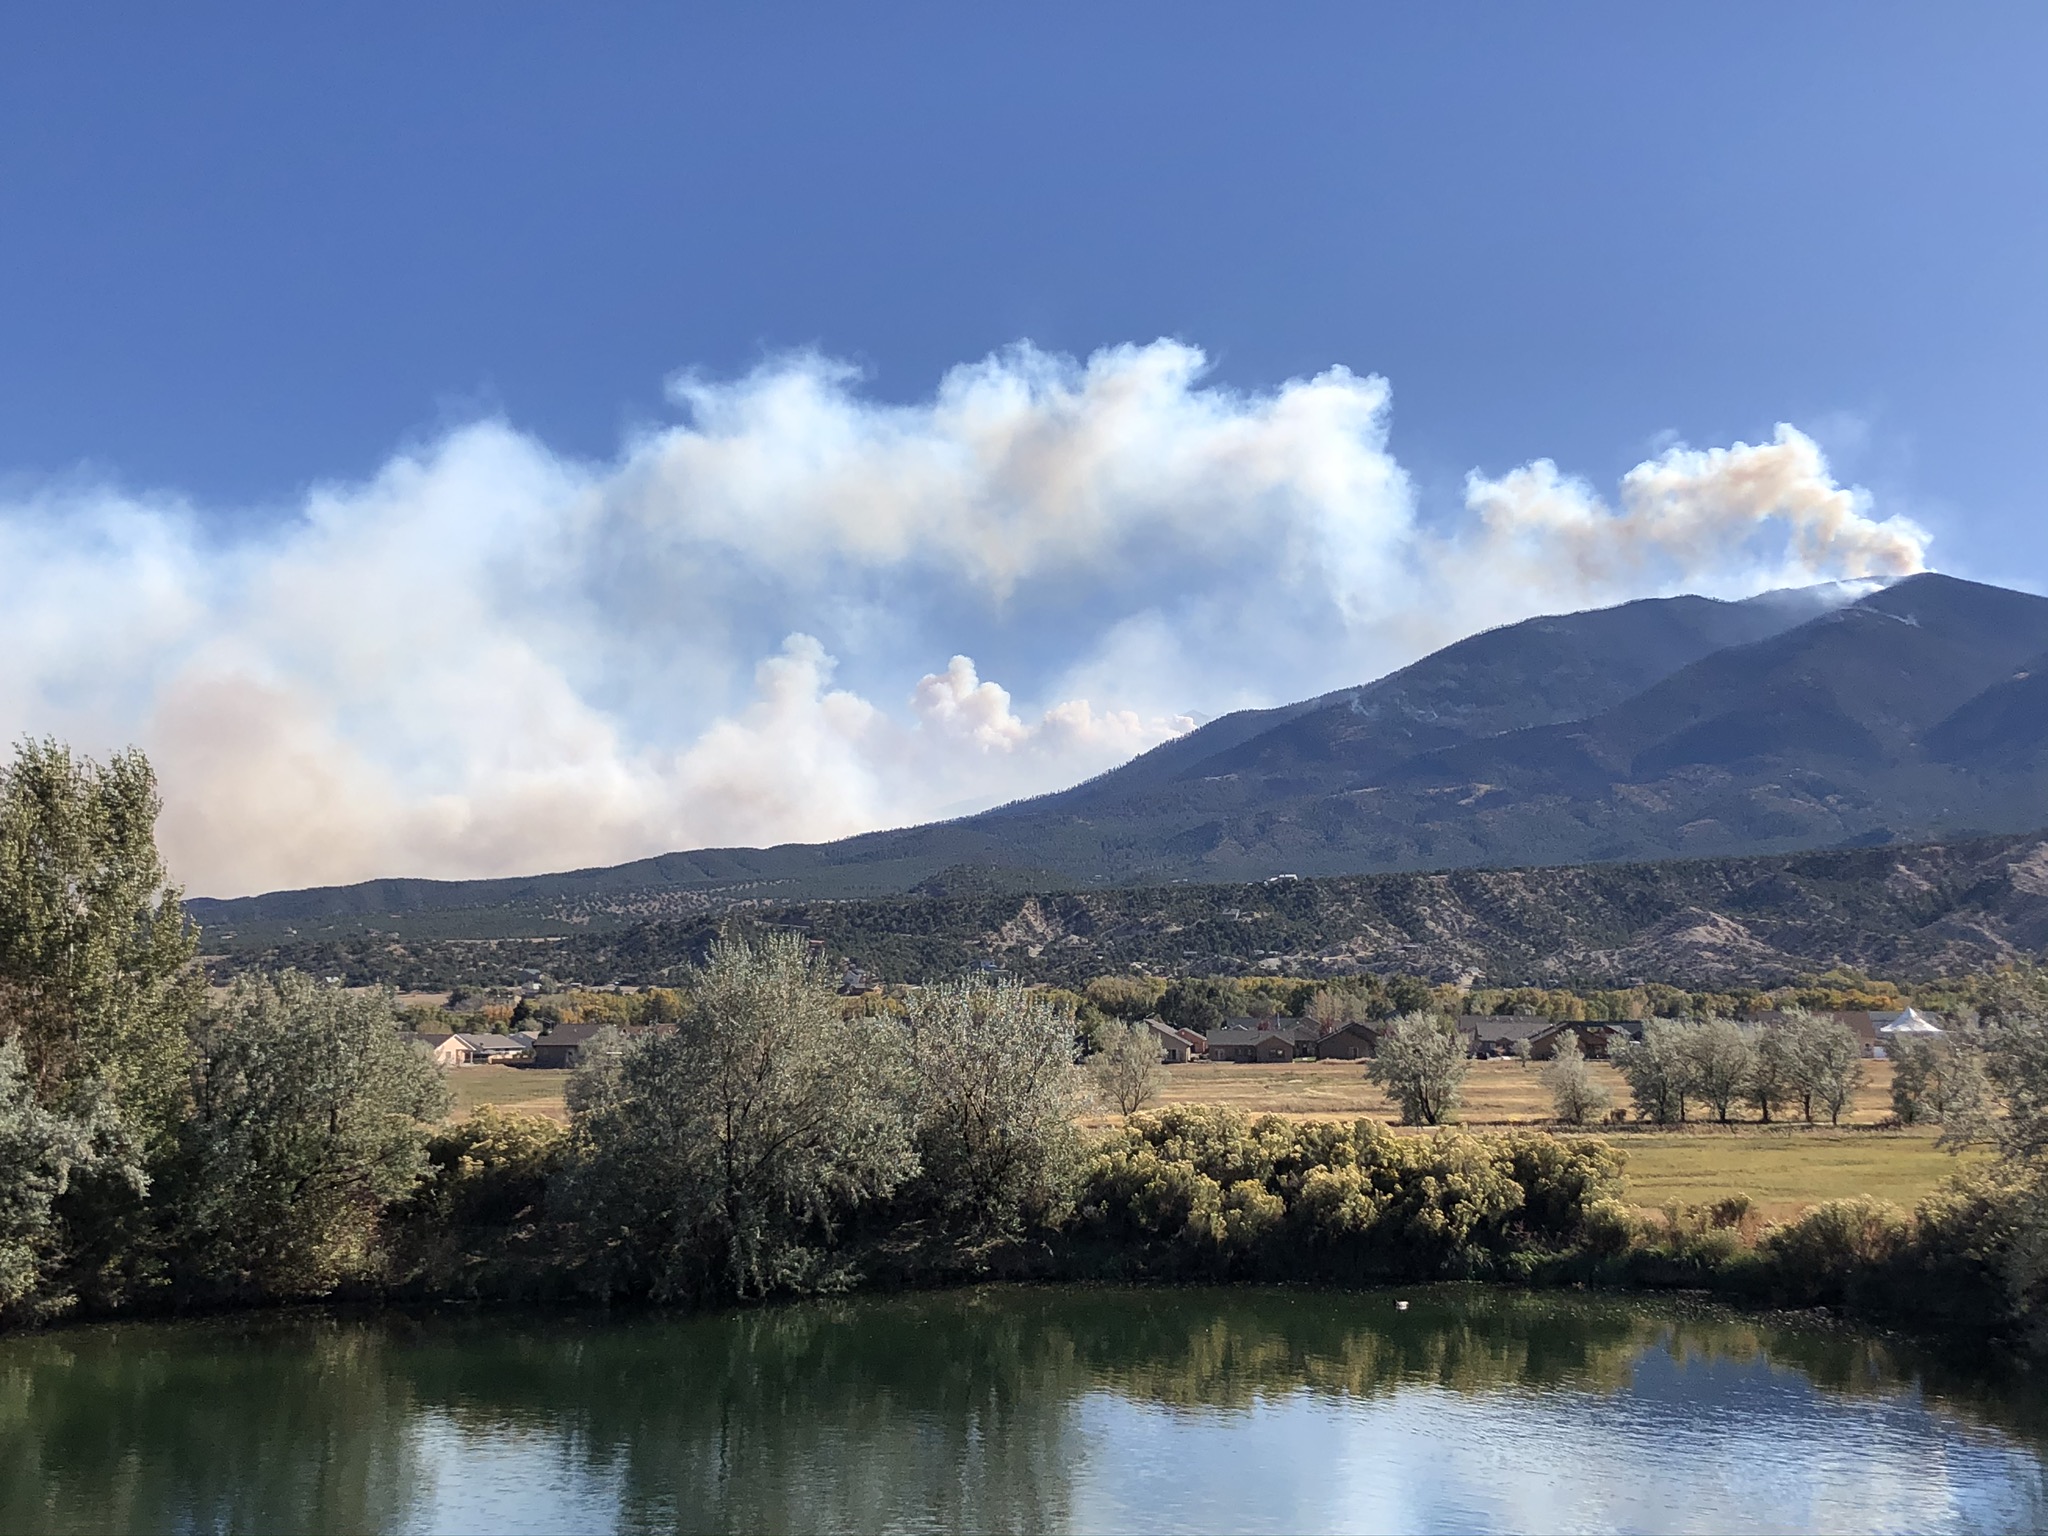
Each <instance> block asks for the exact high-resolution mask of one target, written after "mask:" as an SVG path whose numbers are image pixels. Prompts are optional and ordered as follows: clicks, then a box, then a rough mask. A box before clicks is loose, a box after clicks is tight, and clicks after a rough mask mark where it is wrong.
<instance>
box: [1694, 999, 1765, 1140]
mask: <svg viewBox="0 0 2048 1536" xmlns="http://www.w3.org/2000/svg"><path fill="white" fill-rule="evenodd" d="M1686 1050H1687V1054H1688V1055H1689V1056H1690V1057H1691V1059H1692V1091H1693V1093H1694V1094H1696V1095H1697V1096H1698V1097H1699V1098H1700V1099H1702V1100H1704V1101H1705V1103H1706V1105H1707V1107H1708V1108H1710V1109H1711V1110H1713V1112H1714V1118H1715V1119H1716V1120H1718V1121H1719V1122H1720V1123H1721V1124H1723V1125H1726V1124H1727V1123H1728V1115H1729V1112H1730V1111H1731V1110H1733V1109H1734V1107H1735V1105H1736V1103H1737V1101H1738V1100H1740V1099H1743V1098H1745V1097H1747V1096H1748V1093H1749V1090H1750V1086H1751V1084H1752V1082H1753V1081H1754V1079H1755V1075H1756V1047H1755V1045H1754V1043H1753V1042H1752V1041H1751V1039H1750V1037H1749V1035H1748V1033H1747V1032H1746V1031H1745V1030H1743V1029H1742V1028H1741V1027H1740V1026H1739V1025H1737V1024H1735V1023H1733V1022H1732V1021H1730V1020H1728V1019H1719V1018H1709V1019H1706V1020H1704V1021H1702V1022H1701V1023H1699V1024H1695V1025H1694V1026H1693V1027H1692V1032H1691V1033H1690V1035H1689V1036H1688V1037H1687V1039H1686Z"/></svg>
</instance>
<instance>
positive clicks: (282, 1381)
mask: <svg viewBox="0 0 2048 1536" xmlns="http://www.w3.org/2000/svg"><path fill="white" fill-rule="evenodd" d="M1404 1295H1405V1296H1406V1297H1407V1299H1409V1301H1410V1306H1409V1308H1408V1309H1407V1310H1405V1311H1396V1309H1395V1306H1394V1300H1393V1297H1392V1295H1391V1294H1389V1293H1365V1294H1333V1293H1328V1292H1315V1291H1277V1290H1172V1289H1151V1290H1114V1289H1105V1290H1092V1289H1055V1288H1047V1289H1030V1290H1018V1289H991V1290H980V1291H964V1292H951V1293H941V1294H929V1295H915V1296H901V1297H882V1298H867V1299H860V1300H850V1301H845V1302H826V1303H813V1304H805V1305H797V1306H787V1307H778V1308H773V1309H763V1310H758V1311H752V1312H741V1313H731V1314H721V1315H708V1316H694V1317H678V1316H670V1315H637V1316H632V1317H626V1318H620V1317H607V1316H605V1315H603V1314H593V1313H580V1312H574V1311H565V1312H557V1313H550V1312H542V1311H512V1312H505V1313H502V1314H498V1313H494V1314H491V1315H482V1314H472V1315H464V1316H459V1317H451V1316H445V1315H443V1316H434V1317H426V1318H409V1317H402V1316H391V1315H384V1316H379V1317H376V1318H373V1319H351V1318H343V1317H333V1316H322V1315H294V1316H282V1315H273V1316H268V1317H254V1318H243V1319H238V1320H234V1321H227V1322H220V1321H212V1322H203V1323H186V1324H165V1325H145V1324H127V1325H121V1326H116V1327H106V1328H79V1329H73V1330H68V1331H61V1332H54V1333H49V1334H43V1335H37V1336H25V1337H19V1338H14V1339H11V1340H6V1341H0V1529H5V1530H10V1531H11V1530H39V1531H68V1530H94V1531H105V1530H150V1531H157V1530H164V1529H185V1530H230V1529H233V1530H249V1529H277V1528H292V1529H309V1530H312V1529H318V1530H335V1531H384V1530H409V1529H421V1528H428V1527H432V1526H434V1525H436V1524H445V1525H453V1524H457V1523H462V1522H469V1523H476V1522H480V1521H482V1520H483V1519H484V1518H485V1514H486V1512H488V1513H489V1515H490V1519H491V1522H492V1525H493V1528H494V1529H497V1530H503V1531H510V1530H514V1529H518V1528H520V1527H521V1526H522V1525H527V1524H531V1525H536V1526H544V1525H546V1524H548V1523H549V1522H550V1521H551V1520H552V1521H553V1523H555V1524H561V1523H564V1522H570V1523H575V1524H577V1525H579V1526H588V1527H596V1528H605V1527H610V1526H617V1527H619V1528H623V1529H674V1528H678V1527H680V1528H685V1529H693V1530H695V1529H713V1530H718V1529H730V1530H741V1529H744V1530H777V1529H805V1530H815V1529H844V1530H871V1529H881V1528H885V1527H896V1528H904V1527H908V1528H919V1529H934V1530H938V1529H961V1528H969V1529H987V1530H1005V1529H1016V1530H1024V1529H1031V1530H1045V1529H1057V1528H1060V1527H1062V1526H1064V1525H1067V1524H1069V1523H1070V1522H1071V1520H1072V1519H1073V1517H1074V1515H1075V1510H1074V1507H1073V1500H1074V1498H1075V1477H1076V1469H1077V1468H1078V1467H1080V1466H1081V1465H1082V1464H1083V1463H1084V1462H1088V1461H1090V1460H1091V1459H1092V1460H1093V1462H1094V1464H1095V1465H1097V1466H1098V1467H1099V1466H1101V1465H1102V1464H1103V1461H1104V1458H1105V1457H1108V1458H1110V1459H1111V1460H1112V1461H1113V1459H1114V1456H1115V1454H1116V1450H1115V1448H1114V1447H1104V1446H1101V1445H1097V1444H1091V1443H1089V1437H1088V1435H1087V1434H1086V1432H1085V1431H1084V1429H1083V1427H1082V1426H1083V1419H1084V1416H1083V1415H1081V1414H1079V1413H1077V1412H1076V1411H1075V1410H1076V1406H1077V1404H1079V1403H1080V1402H1081V1401H1082V1399H1084V1398H1086V1397H1088V1396H1089V1395H1091V1394H1111V1395H1113V1396H1114V1397H1116V1398H1118V1399H1121V1400H1124V1401H1126V1402H1130V1403H1135V1404H1141V1405H1145V1406H1146V1407H1148V1408H1153V1409H1159V1410H1163V1411H1165V1412H1167V1413H1169V1414H1175V1413H1194V1414H1199V1415H1205V1416H1211V1417H1213V1416H1215V1415H1218V1414H1224V1415H1231V1414H1242V1413H1245V1412H1247V1411H1249V1410H1252V1409H1254V1407H1255V1405H1258V1404H1260V1403H1261V1402H1263V1401H1272V1400H1278V1399H1284V1398H1299V1397H1300V1396H1301V1395H1303V1394H1307V1395H1309V1396H1311V1397H1319V1398H1324V1399H1328V1400H1330V1401H1332V1402H1337V1403H1341V1402H1345V1401H1357V1400H1370V1399H1375V1398H1384V1397H1386V1396H1388V1395H1390V1394H1393V1393H1396V1392H1398V1391H1401V1390H1403V1389H1407V1388H1411V1387H1427V1388H1432V1389H1437V1390H1439V1391H1441V1392H1446V1393H1449V1394H1453V1395H1455V1396H1456V1397H1458V1398H1460V1399H1461V1400H1470V1401H1472V1402H1474V1403H1475V1404H1484V1403H1485V1402H1487V1401H1488V1400H1490V1399H1496V1398H1498V1399H1504V1400H1505V1399H1512V1398H1516V1397H1526V1396H1527V1394H1529V1393H1531V1392H1541V1393H1557V1392H1564V1393H1572V1394H1580V1395H1593V1396H1609V1395H1613V1394H1620V1393H1626V1392H1627V1391H1629V1390H1630V1388H1631V1384H1632V1382H1634V1381H1635V1379H1636V1377H1637V1373H1638V1371H1639V1369H1640V1367H1641V1363H1642V1362H1643V1361H1644V1360H1645V1359H1646V1358H1654V1357H1659V1356H1661V1357H1668V1358H1669V1359H1671V1360H1674V1361H1681V1362H1686V1361H1689V1362H1703V1361H1704V1362H1712V1361H1718V1362H1732V1363H1736V1364H1751V1365H1756V1366H1759V1367H1761V1366H1764V1365H1768V1366H1769V1367H1770V1368H1772V1369H1773V1370H1775V1371H1778V1372H1781V1373H1796V1375H1797V1376H1798V1377H1799V1378H1803V1379H1804V1380H1806V1381H1810V1382H1811V1383H1813V1384H1814V1385H1816V1386H1817V1387H1819V1388H1820V1389H1822V1393H1823V1396H1822V1398H1821V1399H1820V1401H1821V1403H1822V1411H1825V1404H1826V1402H1827V1401H1828V1400H1829V1398H1830V1397H1833V1398H1843V1397H1847V1396H1851V1395H1855V1396H1861V1397H1864V1398H1888V1399H1891V1398H1902V1397H1903V1398H1908V1399H1910V1398H1911V1397H1912V1395H1913V1394H1915V1393H1918V1394H1921V1395H1923V1396H1924V1398H1925V1400H1926V1401H1927V1402H1928V1403H1929V1404H1930V1405H1931V1406H1932V1407H1933V1408H1934V1409H1935V1410H1936V1411H1938V1412H1939V1413H1940V1414H1942V1415H1944V1416H1945V1417H1948V1418H1952V1419H1954V1420H1956V1421H1958V1422H1959V1423H1960V1424H1961V1425H1962V1426H1963V1433H1965V1434H1971V1435H1984V1436H1990V1437H1993V1438H1995V1439H1998V1440H2000V1441H2001V1443H2003V1442H2004V1441H2006V1440H2007V1438H2008V1437H2009V1438H2010V1439H2011V1440H2014V1441H2017V1442H2019V1446H2018V1447H2017V1449H2020V1450H2022V1451H2023V1452H2024V1455H2023V1457H2022V1459H2023V1460H2024V1461H2026V1462H2028V1463H2029V1464H2031V1465H2032V1466H2033V1467H2035V1468H2036V1469H2038V1467H2039V1465H2040V1462H2039V1459H2038V1456H2037V1455H2036V1453H2035V1448H2037V1447H2038V1446H2039V1445H2040V1444H2041V1443H2042V1441H2043V1438H2044V1427H2048V1420H2044V1416H2043V1412H2042V1401H2041V1398H2040V1395H2039V1393H2038V1390H2037V1389H2034V1388H2032V1387H2030V1386H2028V1385H2027V1384H2026V1383H2024V1382H2001V1381H1999V1380H1998V1379H1996V1378H1995V1376H1992V1375H1989V1374H1985V1373H1984V1372H1982V1371H1971V1370H1968V1369H1964V1368H1958V1367H1954V1366H1951V1365H1947V1364H1944V1363H1943V1361H1942V1359H1941V1358H1940V1357H1939V1356H1932V1355H1923V1354H1921V1353H1919V1352H1916V1351H1914V1350H1912V1349H1910V1348H1907V1347H1904V1346H1899V1345H1894V1344H1891V1343H1887V1342H1884V1341H1879V1340H1875V1339H1872V1338H1869V1337H1867V1336H1863V1335H1858V1334H1854V1333H1850V1332H1846V1331H1839V1330H1831V1329H1817V1328H1807V1327H1799V1326H1792V1325H1787V1324H1779V1323H1775V1322H1771V1321H1765V1320H1759V1319H1754V1318H1744V1317H1739V1316H1733V1315H1730V1314H1727V1313H1724V1312H1718V1311H1709V1310H1702V1309H1687V1308H1684V1307H1673V1306H1664V1305H1658V1304H1654V1303H1646V1302H1644V1301H1642V1300H1640V1299H1636V1298H1619V1297H1611V1298H1610V1297H1579V1296H1566V1295H1556V1294H1549V1295H1542V1294H1539V1295H1523V1294H1516V1293H1506V1292H1501V1291H1495V1290H1483V1289H1478V1288H1472V1289H1461V1288H1444V1289H1432V1290H1424V1291H1413V1292H1407V1293H1404ZM2035 1475H2036V1479H2037V1480H2036V1483H2035V1486H2034V1488H2033V1490H2032V1491H2031V1492H2029V1491H2028V1490H2027V1489H2024V1488H2021V1489H2016V1490H2011V1491H2010V1497H2017V1498H2019V1499H2021V1500H2022V1501H2024V1500H2026V1499H2028V1498H2032V1499H2034V1500H2035V1501H2037V1502H2036V1503H2035V1504H2034V1506H2033V1507H2034V1508H2035V1509H2036V1510H2037V1511H2038V1509H2039V1504H2038V1499H2039V1491H2038V1470H2037V1471H2036V1474H2035ZM2010 1497H2009V1498H2008V1500H2007V1505H2006V1506H2005V1507H2010Z"/></svg>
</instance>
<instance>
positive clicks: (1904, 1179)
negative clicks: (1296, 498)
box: [448, 1061, 1957, 1220]
mask: <svg viewBox="0 0 2048 1536" xmlns="http://www.w3.org/2000/svg"><path fill="white" fill-rule="evenodd" d="M1867 1066H1868V1068H1869V1075H1868V1078H1867V1080H1866V1081H1865V1083H1864V1085H1863V1088H1862V1090H1861V1092H1859V1093H1858V1095H1857V1098H1856V1102H1855V1104H1854V1105H1853V1106H1852V1107H1851V1111H1850V1113H1849V1114H1847V1115H1845V1116H1844V1117H1843V1128H1842V1129H1840V1130H1831V1129H1829V1128H1828V1127H1826V1126H1807V1125H1805V1124H1803V1123H1795V1124H1791V1125H1786V1126H1770V1127H1765V1126H1761V1125H1757V1124H1754V1123H1753V1122H1752V1123H1746V1124H1740V1125H1734V1126H1728V1127H1722V1126H1715V1125H1697V1126H1689V1127H1687V1128H1686V1129H1683V1130H1672V1131H1664V1130H1648V1129H1645V1128H1642V1127H1638V1126H1634V1125H1630V1126H1621V1127H1602V1128H1601V1134H1603V1135H1607V1136H1608V1137H1609V1139H1611V1140H1612V1141H1613V1142H1614V1144H1615V1145H1616V1146H1617V1147H1618V1148H1619V1149H1620V1150H1621V1151H1623V1152H1624V1153H1626V1154H1627V1158H1628V1177H1629V1194H1630V1198H1631V1199H1633V1200H1634V1201H1635V1202H1636V1204H1638V1205H1641V1206H1645V1207H1648V1208H1651V1209H1658V1208H1661V1207H1662V1206H1664V1205H1666V1204H1668V1203H1670V1202H1672V1201H1674V1200H1678V1201H1684V1202H1686V1203H1687V1204H1693V1205H1701V1204H1706V1203H1708V1202H1711V1201H1713V1200H1717V1199H1719V1198H1720V1197H1721V1196H1723V1195H1727V1194H1734V1193H1737V1192H1739V1193H1742V1194H1746V1195H1748V1196H1749V1197H1750V1198H1751V1199H1752V1200H1754V1201H1755V1202H1756V1203H1757V1206H1758V1209H1759V1210H1760V1211H1761V1212H1762V1214H1763V1215H1764V1216H1765V1217H1766V1218H1768V1219H1771V1220H1782V1219H1784V1218H1785V1217H1788V1216H1792V1215H1796V1214H1797V1213H1798V1212H1799V1211H1801V1210H1804V1209H1805V1208H1806V1207H1808V1206H1811V1205H1817V1204H1819V1203H1820V1202H1821V1201H1823V1200H1833V1199H1838V1198H1841V1197H1843V1196H1847V1195H1875V1196H1877V1197H1878V1198H1880V1199H1884V1200H1890V1201H1894V1202H1895V1203H1897V1204H1899V1205H1902V1206H1906V1207H1909V1208H1910V1207H1911V1206H1912V1205H1913V1203H1914V1202H1915V1201H1917V1200H1919V1199H1920V1198H1921V1196H1923V1195H1925V1194H1927V1193H1928V1192H1929V1191H1931V1190H1932V1189H1933V1188H1934V1187H1935V1186H1936V1185H1937V1184H1939V1183H1941V1182H1942V1180H1944V1179H1946V1178H1947V1177H1948V1176H1949V1175H1950V1174H1951V1173H1953V1172H1954V1171H1955V1169H1956V1166H1957V1165H1956V1160H1955V1159H1954V1158H1953V1157H1951V1156H1949V1154H1947V1153H1945V1152H1942V1151H1940V1150H1939V1149H1938V1148H1936V1146H1935V1145H1934V1137H1933V1135H1932V1133H1930V1132H1922V1131H1909V1132H1908V1131H1887V1130H1881V1129H1879V1128H1878V1126H1879V1122H1881V1121H1883V1120H1885V1119H1886V1118H1888V1117H1889V1116H1890V1114H1891V1067H1890V1066H1889V1064H1887V1063H1885V1062H1881V1061H1873V1062H1869V1063H1867ZM1592 1070H1593V1072H1594V1074H1595V1075H1596V1076H1597V1077H1598V1078H1599V1079H1600V1080H1601V1081H1602V1082H1604V1083H1606V1084H1607V1086H1608V1087H1610V1088H1611V1089H1612V1090H1613V1091H1614V1096H1615V1102H1616V1103H1618V1104H1625V1103H1626V1102H1627V1101H1628V1094H1627V1091H1626V1089H1625V1088H1624V1087H1623V1085H1622V1082H1621V1078H1620V1075H1619V1074H1618V1073H1616V1072H1615V1071H1614V1070H1613V1069H1612V1068H1611V1067H1608V1066H1607V1065H1605V1064H1604V1063H1598V1062H1596V1063H1594V1064H1593V1066H1592ZM448 1077H449V1086H450V1087H451V1088H452V1090H453V1092H454V1098H455V1110H454V1112H455V1114H456V1116H457V1117H458V1118H459V1117H461V1116H465V1115H468V1114H472V1113H474V1112H475V1111H476V1110H477V1109H478V1108H479V1107H480V1106H482V1105H485V1104H496V1105H500V1106H502V1107H504V1108H507V1109H522V1110H527V1111H529V1112H531V1113H534V1114H542V1115H548V1116H551V1117H552V1118H554V1119H557V1120H561V1119H566V1118H567V1115H568V1111H567V1110H566V1109H565V1107H564V1106H563V1103H562V1090H563V1089H564V1088H565V1087H566V1086H567V1085H568V1081H569V1074H568V1073H566V1072H549V1071H535V1070H529V1069H521V1068H516V1067H458V1068H456V1069H455V1070H453V1071H452V1072H450V1073H449V1075H448ZM1161 1102H1163V1103H1167V1104H1225V1105H1229V1106H1230V1107H1232V1108H1234V1109H1240V1110H1243V1111H1244V1112H1245V1113H1246V1114H1254V1115H1260V1114H1278V1115H1287V1116H1289V1117H1291V1118H1296V1119H1343V1120H1352V1119H1358V1118H1360V1117H1361V1116H1363V1117H1369V1118H1372V1119H1375V1120H1382V1121H1385V1122H1386V1123H1388V1124H1390V1125H1391V1124H1392V1123H1393V1121H1394V1119H1395V1115H1394V1112H1393V1110H1392V1109H1391V1107H1390V1106H1389V1105H1388V1104H1387V1101H1386V1099H1385V1097H1384V1096H1383V1095H1382V1094H1381V1093H1380V1091H1379V1090H1378V1089H1377V1088H1375V1087H1374V1086H1373V1085H1372V1084H1371V1083H1369V1082H1367V1081H1366V1080H1365V1069H1364V1068H1363V1067H1362V1066H1360V1065H1357V1064H1355V1063H1352V1062H1335V1061H1304V1062H1289V1063H1280V1064H1276V1065H1225V1064H1216V1065H1210V1064H1209V1063H1206V1062H1190V1063H1188V1064H1187V1065H1185V1066H1178V1067H1170V1068H1168V1069H1167V1086H1166V1091H1165V1092H1164V1094H1163V1095H1162V1096H1161ZM1549 1118H1550V1100H1549V1096H1548V1095H1547V1094H1546V1093H1545V1092H1544V1089H1543V1076H1542V1069H1541V1067H1538V1066H1525V1065H1523V1064H1522V1063H1521V1062H1515V1061H1477V1062H1474V1063H1473V1064H1472V1073H1471V1076H1470V1077H1468V1078H1467V1079H1466V1092H1465V1107H1464V1110H1463V1112H1462V1114H1461V1116H1460V1122H1461V1123H1462V1124H1463V1125H1465V1126H1466V1127H1468V1128H1470V1129H1473V1130H1485V1129H1487V1128H1489V1127H1492V1128H1502V1127H1507V1126H1513V1125H1530V1126H1537V1125H1545V1124H1547V1123H1548V1121H1549ZM1109 1123H1110V1122H1109V1120H1108V1119H1107V1118H1104V1117H1091V1118H1090V1120H1089V1121H1088V1124H1090V1125H1091V1126H1095V1127H1101V1126H1105V1125H1107V1124H1109Z"/></svg>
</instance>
